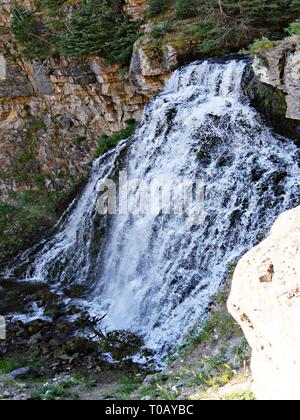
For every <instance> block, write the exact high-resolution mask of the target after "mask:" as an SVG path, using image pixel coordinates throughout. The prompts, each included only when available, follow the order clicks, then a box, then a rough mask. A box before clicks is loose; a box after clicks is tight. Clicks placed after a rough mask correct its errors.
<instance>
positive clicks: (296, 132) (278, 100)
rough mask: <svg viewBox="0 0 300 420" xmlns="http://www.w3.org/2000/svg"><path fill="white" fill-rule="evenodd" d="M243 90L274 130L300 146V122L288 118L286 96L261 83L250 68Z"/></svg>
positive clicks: (244, 80) (246, 74) (246, 73)
mask: <svg viewBox="0 0 300 420" xmlns="http://www.w3.org/2000/svg"><path fill="white" fill-rule="evenodd" d="M243 88H244V91H245V93H246V94H247V95H248V96H249V98H250V101H251V104H252V105H253V106H254V107H255V108H256V109H257V110H258V111H259V112H260V113H261V114H262V115H264V116H265V118H266V119H267V120H268V122H269V123H270V124H271V125H272V127H273V128H274V130H275V131H276V132H277V133H278V134H281V135H283V136H286V137H290V138H292V139H294V140H296V141H297V143H299V144H300V121H298V120H292V119H289V118H286V112H287V102H286V95H285V93H284V92H283V91H281V90H280V89H277V88H275V87H274V86H271V85H268V84H265V83H262V82H260V81H259V80H258V79H257V78H256V76H255V74H254V72H253V70H252V68H251V67H250V66H249V67H248V68H247V71H246V72H245V75H244V78H243Z"/></svg>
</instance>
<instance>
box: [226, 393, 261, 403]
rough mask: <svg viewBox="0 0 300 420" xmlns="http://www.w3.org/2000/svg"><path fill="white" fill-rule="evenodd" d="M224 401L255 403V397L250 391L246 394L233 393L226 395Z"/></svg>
mask: <svg viewBox="0 0 300 420" xmlns="http://www.w3.org/2000/svg"><path fill="white" fill-rule="evenodd" d="M224 399H225V400H226V401H255V400H256V398H255V395H254V394H253V392H252V391H246V392H233V393H232V394H228V395H226V396H225V398H224Z"/></svg>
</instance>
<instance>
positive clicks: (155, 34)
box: [149, 22, 173, 39]
mask: <svg viewBox="0 0 300 420" xmlns="http://www.w3.org/2000/svg"><path fill="white" fill-rule="evenodd" d="M172 30H173V26H172V24H171V23H169V22H163V23H160V24H158V25H152V26H151V28H150V32H149V33H150V36H151V37H152V38H154V39H160V38H163V37H164V35H166V34H167V33H170V32H172Z"/></svg>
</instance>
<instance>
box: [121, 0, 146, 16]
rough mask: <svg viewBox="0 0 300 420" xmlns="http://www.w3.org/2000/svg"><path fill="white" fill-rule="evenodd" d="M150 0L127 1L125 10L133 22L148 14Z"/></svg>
mask: <svg viewBox="0 0 300 420" xmlns="http://www.w3.org/2000/svg"><path fill="white" fill-rule="evenodd" d="M148 2H149V1H148V0H125V4H126V6H125V10H126V11H127V13H128V14H129V15H130V16H131V17H132V19H133V20H138V19H141V18H143V17H144V16H145V14H146V13H147V3H148Z"/></svg>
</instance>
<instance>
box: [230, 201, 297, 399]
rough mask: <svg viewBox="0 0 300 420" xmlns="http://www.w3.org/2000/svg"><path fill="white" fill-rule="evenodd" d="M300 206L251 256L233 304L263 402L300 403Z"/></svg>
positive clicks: (236, 283) (236, 281)
mask: <svg viewBox="0 0 300 420" xmlns="http://www.w3.org/2000/svg"><path fill="white" fill-rule="evenodd" d="M299 220H300V207H298V208H295V209H293V210H290V211H288V212H286V213H284V214H282V215H281V216H280V217H279V219H278V220H277V221H276V223H275V224H274V226H273V228H272V231H271V234H270V236H269V237H268V238H267V239H266V240H265V241H264V242H262V243H261V244H260V245H259V246H257V247H256V248H254V249H253V250H252V251H250V252H249V253H248V254H246V255H245V256H244V257H243V258H242V260H241V261H240V262H239V264H238V266H237V269H236V271H235V274H234V278H233V285H232V291H231V295H230V298H229V302H228V307H229V310H230V312H231V314H232V315H233V316H234V317H235V319H236V320H237V321H238V322H239V323H240V325H241V326H242V328H243V330H244V333H245V335H246V337H247V339H248V341H249V343H250V345H251V347H252V362H251V365H252V374H253V378H254V392H255V394H256V397H257V398H258V399H261V400H282V399H284V400H299V399H300V389H299V383H300V333H299V319H300V225H299Z"/></svg>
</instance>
